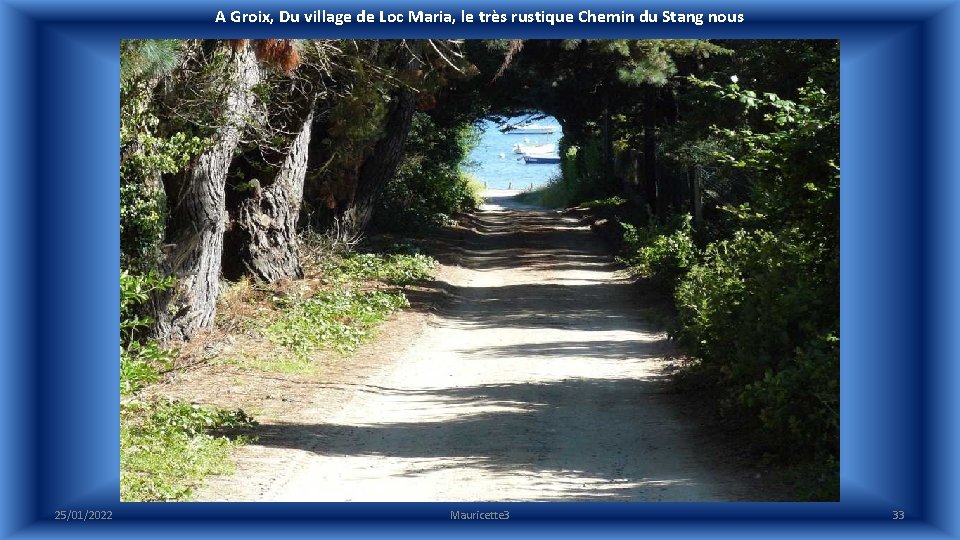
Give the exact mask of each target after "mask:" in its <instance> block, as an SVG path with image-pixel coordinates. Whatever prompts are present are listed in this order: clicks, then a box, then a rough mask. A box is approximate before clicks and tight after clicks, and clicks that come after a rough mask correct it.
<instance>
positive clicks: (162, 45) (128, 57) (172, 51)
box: [120, 39, 180, 83]
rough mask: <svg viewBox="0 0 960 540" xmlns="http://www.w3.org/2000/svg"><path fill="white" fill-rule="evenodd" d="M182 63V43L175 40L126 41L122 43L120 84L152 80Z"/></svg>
mask: <svg viewBox="0 0 960 540" xmlns="http://www.w3.org/2000/svg"><path fill="white" fill-rule="evenodd" d="M179 61H180V41H178V40H175V39H124V40H121V41H120V82H121V83H128V82H130V81H133V80H140V79H152V78H155V77H159V76H161V75H163V74H166V73H169V72H170V71H171V70H173V68H174V67H175V66H176V65H177V62H179Z"/></svg>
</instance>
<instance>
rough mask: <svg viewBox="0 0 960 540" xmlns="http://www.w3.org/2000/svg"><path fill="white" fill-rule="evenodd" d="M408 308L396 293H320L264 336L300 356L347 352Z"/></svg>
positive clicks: (399, 294)
mask: <svg viewBox="0 0 960 540" xmlns="http://www.w3.org/2000/svg"><path fill="white" fill-rule="evenodd" d="M409 305H410V304H409V302H407V298H406V297H405V296H404V295H403V293H399V292H397V293H389V292H383V291H366V292H358V291H351V290H346V289H335V290H331V291H321V292H318V293H317V294H316V295H314V296H312V297H310V298H307V299H305V300H302V301H300V302H297V303H296V304H295V305H293V306H291V308H290V309H289V310H288V311H287V312H286V313H285V314H284V316H283V318H282V319H281V320H280V321H278V322H276V323H274V324H273V325H271V326H270V327H269V328H268V329H267V335H268V337H269V338H270V339H271V340H272V341H274V342H275V343H278V344H280V345H283V346H285V347H287V348H289V349H290V350H291V351H293V352H294V353H296V354H299V355H306V354H308V353H310V352H312V351H314V350H317V349H324V348H325V349H333V350H336V351H338V352H349V351H352V350H355V349H356V348H357V347H358V346H359V345H360V344H361V343H362V342H363V340H364V339H366V338H368V337H369V336H370V335H371V332H372V329H373V327H374V326H375V325H376V324H377V323H379V322H380V321H382V320H383V319H384V318H386V316H387V315H389V314H391V313H393V312H394V311H397V310H399V309H401V308H405V307H407V306H409Z"/></svg>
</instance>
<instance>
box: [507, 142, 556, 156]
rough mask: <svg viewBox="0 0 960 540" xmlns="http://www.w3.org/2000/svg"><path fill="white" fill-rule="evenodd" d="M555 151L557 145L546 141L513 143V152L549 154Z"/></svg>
mask: <svg viewBox="0 0 960 540" xmlns="http://www.w3.org/2000/svg"><path fill="white" fill-rule="evenodd" d="M556 151H557V145H555V144H548V143H540V144H515V145H513V153H514V154H549V153H550V152H556Z"/></svg>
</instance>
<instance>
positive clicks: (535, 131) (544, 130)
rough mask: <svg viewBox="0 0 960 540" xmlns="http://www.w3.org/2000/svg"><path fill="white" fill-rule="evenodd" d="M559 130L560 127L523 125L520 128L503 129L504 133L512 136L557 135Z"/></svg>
mask: <svg viewBox="0 0 960 540" xmlns="http://www.w3.org/2000/svg"><path fill="white" fill-rule="evenodd" d="M559 128H560V126H547V125H544V124H521V125H519V126H507V127H506V128H504V129H503V132H504V133H508V134H510V135H550V134H552V133H556V131H557V129H559Z"/></svg>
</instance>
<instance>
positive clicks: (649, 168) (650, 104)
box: [642, 85, 660, 213]
mask: <svg viewBox="0 0 960 540" xmlns="http://www.w3.org/2000/svg"><path fill="white" fill-rule="evenodd" d="M645 94H646V95H645V98H646V99H644V104H643V174H642V177H643V195H644V198H645V199H646V203H647V204H648V205H649V206H650V210H651V211H654V212H658V213H659V209H660V204H659V201H658V197H657V195H658V193H657V108H656V107H657V105H656V104H657V89H656V88H655V87H653V86H650V85H648V86H647V89H646V92H645Z"/></svg>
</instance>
